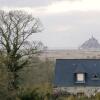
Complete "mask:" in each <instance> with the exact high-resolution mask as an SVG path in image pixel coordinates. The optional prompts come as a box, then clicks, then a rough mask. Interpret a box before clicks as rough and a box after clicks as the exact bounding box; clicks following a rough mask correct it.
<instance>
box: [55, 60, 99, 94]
mask: <svg viewBox="0 0 100 100" xmlns="http://www.w3.org/2000/svg"><path fill="white" fill-rule="evenodd" d="M54 91H66V92H70V93H74V94H77V93H84V94H86V95H94V94H95V93H96V92H99V91H100V59H57V60H56V67H55V76H54Z"/></svg>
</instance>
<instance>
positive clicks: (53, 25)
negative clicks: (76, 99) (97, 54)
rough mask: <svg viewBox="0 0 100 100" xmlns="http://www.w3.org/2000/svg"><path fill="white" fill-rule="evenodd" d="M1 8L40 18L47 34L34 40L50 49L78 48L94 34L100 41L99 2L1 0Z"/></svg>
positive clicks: (96, 0) (89, 0)
mask: <svg viewBox="0 0 100 100" xmlns="http://www.w3.org/2000/svg"><path fill="white" fill-rule="evenodd" d="M0 7H1V9H4V10H13V9H21V10H25V11H28V12H29V13H32V14H33V16H34V17H39V18H40V20H41V22H42V24H43V27H44V31H43V32H41V33H37V34H34V35H33V36H32V37H31V39H33V40H41V41H42V42H43V43H44V44H45V45H47V47H48V48H50V49H58V48H59V49H67V48H77V47H79V46H80V45H81V44H82V43H83V42H84V41H86V40H87V39H89V38H90V37H91V36H92V35H93V36H94V37H95V38H97V39H98V40H99V42H100V0H0Z"/></svg>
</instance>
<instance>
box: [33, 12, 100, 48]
mask: <svg viewBox="0 0 100 100" xmlns="http://www.w3.org/2000/svg"><path fill="white" fill-rule="evenodd" d="M40 19H41V21H42V22H43V25H44V27H45V30H44V32H42V33H40V34H38V35H36V37H35V38H34V39H38V38H39V39H40V40H41V41H43V42H44V44H45V43H46V44H47V46H48V47H51V48H53V47H55V48H58V47H62V48H63V47H65V48H68V47H78V46H80V45H81V44H82V43H83V42H84V41H85V40H87V39H88V38H89V37H91V35H92V34H93V35H94V37H96V38H97V39H98V40H99V41H100V12H99V11H97V12H96V11H87V12H84V11H83V12H82V11H73V12H67V13H66V14H65V13H62V14H56V15H51V16H50V15H49V16H42V17H41V16H40ZM59 27H65V28H66V30H62V31H56V30H57V29H58V30H59Z"/></svg>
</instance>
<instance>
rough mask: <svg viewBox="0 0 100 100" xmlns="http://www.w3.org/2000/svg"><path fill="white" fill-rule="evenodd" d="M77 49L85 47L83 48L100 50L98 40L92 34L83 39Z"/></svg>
mask: <svg viewBox="0 0 100 100" xmlns="http://www.w3.org/2000/svg"><path fill="white" fill-rule="evenodd" d="M79 49H85V50H96V49H97V50H98V49H99V50H100V44H99V42H98V40H97V39H96V38H94V37H93V36H92V37H91V38H90V39H89V40H87V41H85V42H84V43H83V44H82V45H81V46H80V47H79Z"/></svg>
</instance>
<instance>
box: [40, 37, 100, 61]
mask: <svg viewBox="0 0 100 100" xmlns="http://www.w3.org/2000/svg"><path fill="white" fill-rule="evenodd" d="M40 57H41V58H43V59H45V58H49V59H52V60H55V59H82V58H83V59H91V58H95V59H99V58H100V43H99V41H98V40H97V39H96V38H95V36H93V35H92V36H91V37H90V38H89V39H88V40H86V41H84V42H83V43H82V44H81V46H79V47H77V49H55V50H46V51H44V52H43V53H42V54H41V55H40Z"/></svg>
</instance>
